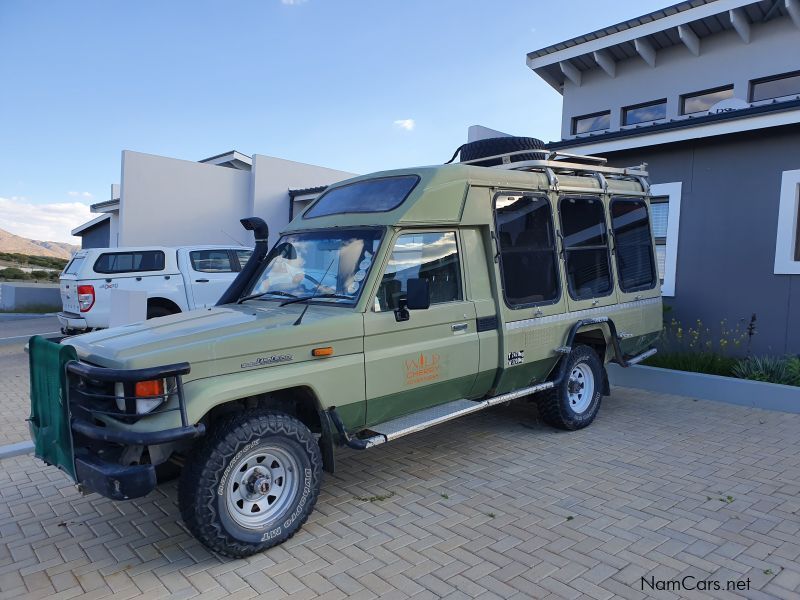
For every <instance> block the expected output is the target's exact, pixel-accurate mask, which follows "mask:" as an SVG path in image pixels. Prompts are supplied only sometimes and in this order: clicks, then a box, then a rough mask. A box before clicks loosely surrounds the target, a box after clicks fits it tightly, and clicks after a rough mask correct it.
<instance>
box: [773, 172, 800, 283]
mask: <svg viewBox="0 0 800 600" xmlns="http://www.w3.org/2000/svg"><path fill="white" fill-rule="evenodd" d="M772 272H773V274H775V275H800V169H793V170H791V171H783V172H782V173H781V191H780V200H779V204H778V229H777V232H776V236H775V263H774V267H773V269H772Z"/></svg>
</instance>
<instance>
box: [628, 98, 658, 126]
mask: <svg viewBox="0 0 800 600" xmlns="http://www.w3.org/2000/svg"><path fill="white" fill-rule="evenodd" d="M662 104H663V105H664V116H663V117H658V118H657V119H650V120H648V121H636V123H628V120H627V113H628V111H629V110H635V109H637V108H647V107H648V106H660V105H662ZM666 118H667V99H666V98H661V99H660V100H651V101H650V102H641V103H639V104H631V105H630V106H623V107H622V114H621V115H620V122H621V123H622V126H623V127H629V126H632V125H639V124H641V123H654V122H655V121H661V120H664V119H666Z"/></svg>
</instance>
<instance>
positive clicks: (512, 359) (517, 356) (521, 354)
mask: <svg viewBox="0 0 800 600" xmlns="http://www.w3.org/2000/svg"><path fill="white" fill-rule="evenodd" d="M524 362H525V350H517V351H515V352H509V353H508V366H509V367H515V366H517V365H521V364H522V363H524Z"/></svg>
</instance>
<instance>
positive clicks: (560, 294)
mask: <svg viewBox="0 0 800 600" xmlns="http://www.w3.org/2000/svg"><path fill="white" fill-rule="evenodd" d="M514 195H519V196H532V197H538V198H543V199H544V200H545V201H546V202H547V204H548V205H549V207H550V227H551V229H552V232H553V258H554V259H555V266H556V287H557V292H558V293H557V294H556V297H555V299H553V300H542V301H541V302H529V303H526V304H511V303H510V302H509V300H508V296H506V279H505V272H504V271H503V252H502V249H501V248H500V237H499V234H500V227H499V226H498V224H497V198H498V197H500V196H514ZM553 208H554V207H553V202H552V200H551V199H550V197H549V195H548V194H547V193H546V192H542V191H541V190H537V191H533V190H502V191H498V192H495V194H494V195H493V196H492V223H493V224H494V231H493V232H492V235H493V236H495V237H494V240H495V244H496V247H495V248H494V250H495V251H496V252H497V261H498V262H497V264H498V267H499V271H500V284H501V287H502V289H503V302H504V303H505V305H506V307H507V308H508V309H510V310H523V309H526V308H533V307H537V306H551V305H553V304H558V303H559V302H561V300H562V298H563V296H564V286H563V285H562V281H561V280H562V275H561V260H560V256H559V254H560V253H559V248H558V239H559V237H560V235H561V232H560V231H559V230H558V229H557V228H556V220H555V210H553Z"/></svg>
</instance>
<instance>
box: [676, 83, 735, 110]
mask: <svg viewBox="0 0 800 600" xmlns="http://www.w3.org/2000/svg"><path fill="white" fill-rule="evenodd" d="M728 98H733V86H732V85H727V86H725V87H720V88H715V89H713V90H706V91H705V92H698V93H696V94H686V95H685V96H681V114H682V115H691V114H694V113H699V112H704V111H707V110H708V109H709V108H711V107H712V106H714V105H715V104H716V103H717V102H721V101H722V100H727V99H728Z"/></svg>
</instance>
